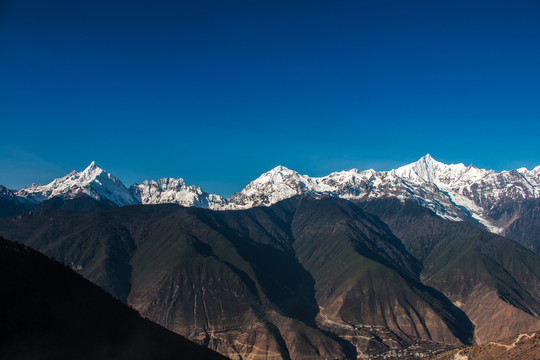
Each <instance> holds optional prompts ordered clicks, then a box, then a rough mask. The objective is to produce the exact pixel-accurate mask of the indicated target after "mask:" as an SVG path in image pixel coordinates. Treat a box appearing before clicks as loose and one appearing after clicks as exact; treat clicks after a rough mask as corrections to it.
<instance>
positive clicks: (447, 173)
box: [393, 154, 466, 185]
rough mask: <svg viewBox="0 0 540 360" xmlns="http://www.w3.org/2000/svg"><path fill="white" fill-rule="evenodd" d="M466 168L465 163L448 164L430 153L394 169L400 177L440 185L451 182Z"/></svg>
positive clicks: (415, 181)
mask: <svg viewBox="0 0 540 360" xmlns="http://www.w3.org/2000/svg"><path fill="white" fill-rule="evenodd" d="M465 169H466V166H465V165H463V164H453V165H446V164H444V163H442V162H439V161H437V160H435V159H434V158H433V157H432V156H431V155H430V154H427V155H425V156H423V157H422V158H420V159H419V160H418V161H416V162H413V163H412V164H408V165H405V166H402V167H399V168H397V169H395V170H393V172H394V174H395V175H396V176H398V177H400V178H403V179H407V180H409V181H412V182H414V183H422V182H428V183H433V184H435V185H438V184H439V183H446V184H447V183H451V182H452V181H453V180H455V179H456V178H457V177H459V176H460V175H461V174H462V173H463V172H464V171H465Z"/></svg>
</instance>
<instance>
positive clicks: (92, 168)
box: [80, 161, 105, 177]
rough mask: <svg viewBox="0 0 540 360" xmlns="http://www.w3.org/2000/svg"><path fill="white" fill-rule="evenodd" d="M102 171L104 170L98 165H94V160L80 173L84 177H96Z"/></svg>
mask: <svg viewBox="0 0 540 360" xmlns="http://www.w3.org/2000/svg"><path fill="white" fill-rule="evenodd" d="M102 172H105V171H104V170H103V169H101V168H100V167H99V166H97V165H96V162H95V161H92V162H91V163H90V165H88V166H87V167H86V169H84V170H83V171H82V172H81V173H80V174H81V176H84V177H96V176H98V175H100V174H101V173H102Z"/></svg>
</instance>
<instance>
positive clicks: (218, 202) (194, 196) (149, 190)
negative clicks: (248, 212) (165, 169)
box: [129, 178, 226, 208]
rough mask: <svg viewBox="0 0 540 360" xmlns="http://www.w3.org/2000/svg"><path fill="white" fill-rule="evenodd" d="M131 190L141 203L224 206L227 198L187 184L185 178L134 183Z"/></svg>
mask: <svg viewBox="0 0 540 360" xmlns="http://www.w3.org/2000/svg"><path fill="white" fill-rule="evenodd" d="M129 190H130V191H131V192H132V193H133V195H134V196H135V198H136V199H137V200H138V201H139V203H140V204H178V205H182V206H197V207H202V208H217V207H221V206H224V204H225V202H226V200H225V199H223V198H222V197H221V196H219V195H214V194H209V193H206V192H204V191H202V189H201V188H200V187H195V186H194V185H191V186H187V185H186V183H185V182H184V180H183V179H172V178H163V179H159V180H158V181H154V180H151V181H144V182H142V183H141V184H133V185H132V186H131V187H130V188H129Z"/></svg>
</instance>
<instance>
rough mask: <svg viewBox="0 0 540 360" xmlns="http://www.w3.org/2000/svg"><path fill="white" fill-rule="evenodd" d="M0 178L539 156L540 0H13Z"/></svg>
mask: <svg viewBox="0 0 540 360" xmlns="http://www.w3.org/2000/svg"><path fill="white" fill-rule="evenodd" d="M0 121H1V125H0V131H1V139H2V140H1V142H0V184H3V185H6V186H8V187H10V188H20V187H23V186H27V185H29V184H30V183H32V182H37V183H47V182H49V181H51V180H52V179H53V178H54V177H58V176H62V175H65V174H66V173H67V172H69V171H70V170H73V169H76V170H82V169H83V168H84V167H86V165H88V163H90V162H91V161H92V160H95V161H96V162H97V163H98V165H99V166H101V167H103V168H104V169H106V170H108V171H109V172H111V173H113V174H115V175H116V176H118V177H119V178H120V179H121V180H122V181H123V182H124V183H126V185H130V184H131V183H132V182H140V181H142V180H144V179H157V178H159V177H164V176H170V177H183V178H184V179H186V181H187V182H188V183H191V184H197V185H200V186H202V187H203V189H204V190H206V191H209V192H214V193H219V194H222V195H229V194H231V193H233V192H236V191H239V190H241V188H242V187H243V186H244V185H245V184H246V183H247V182H248V181H250V180H252V179H254V178H255V177H257V176H258V175H259V174H260V173H262V172H264V171H267V170H269V169H271V168H272V167H274V166H276V165H278V164H281V165H285V166H287V167H289V168H292V169H295V170H297V171H299V172H301V173H304V174H309V175H313V176H321V175H326V174H328V173H330V172H332V171H338V170H343V169H350V168H353V167H356V168H360V169H365V168H375V169H377V170H385V169H391V168H394V167H397V166H399V165H402V164H405V163H409V162H412V161H414V160H416V159H418V158H419V157H421V156H422V155H424V154H426V153H428V152H429V153H431V154H432V155H433V156H434V157H435V158H436V159H437V160H441V161H444V162H452V163H455V162H463V163H466V164H470V163H474V164H475V165H477V166H479V167H483V168H492V169H495V170H503V169H510V168H516V167H521V166H527V167H529V168H531V167H534V166H536V165H539V164H540V150H539V145H540V141H539V138H540V137H539V135H540V1H538V0H531V1H519V0H518V1H507V0H505V1H499V0H490V1H474V0H467V1H460V0H457V1H456V0H452V1H444V0H443V1H441V0H437V1H432V0H425V1H416V0H407V1H403V0H396V1H385V0H373V1H362V0H354V1H339V0H332V1H317V0H310V1H308V0H306V1H294V0H287V1H285V0H283V1H281V0H272V1H265V0H255V1H254V0H250V1H235V0H227V1H223V0H216V1H208V0H196V1H195V0H194V1H182V0H177V1H159V0H158V1H137V0H131V1H109V0H107V1H102V0H92V1H90V0H80V1H79V0H77V1H73V0H49V1H43V0H34V1H31V0H2V1H0Z"/></svg>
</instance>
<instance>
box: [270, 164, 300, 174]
mask: <svg viewBox="0 0 540 360" xmlns="http://www.w3.org/2000/svg"><path fill="white" fill-rule="evenodd" d="M287 172H296V171H294V170H291V169H289V168H288V167H285V166H283V165H278V166H276V167H275V168H273V169H272V170H270V171H268V172H267V173H271V174H276V173H287Z"/></svg>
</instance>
